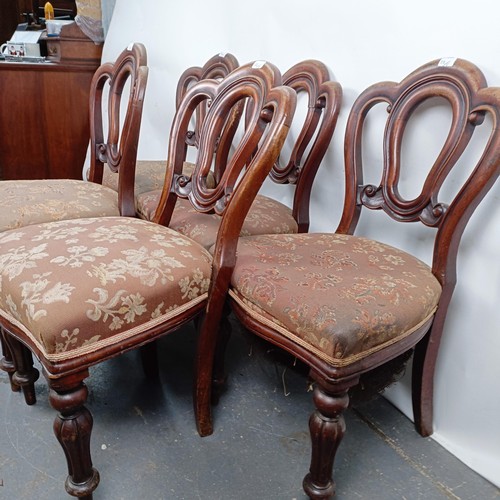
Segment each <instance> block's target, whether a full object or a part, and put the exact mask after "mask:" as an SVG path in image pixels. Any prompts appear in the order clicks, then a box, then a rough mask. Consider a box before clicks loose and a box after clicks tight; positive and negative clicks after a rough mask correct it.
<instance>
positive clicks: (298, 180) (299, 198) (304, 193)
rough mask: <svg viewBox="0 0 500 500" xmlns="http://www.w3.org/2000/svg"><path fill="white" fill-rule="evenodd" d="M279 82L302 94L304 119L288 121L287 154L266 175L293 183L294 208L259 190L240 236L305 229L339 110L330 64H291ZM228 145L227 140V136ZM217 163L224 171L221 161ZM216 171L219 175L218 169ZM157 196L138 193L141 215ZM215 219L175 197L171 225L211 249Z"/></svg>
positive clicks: (217, 220)
mask: <svg viewBox="0 0 500 500" xmlns="http://www.w3.org/2000/svg"><path fill="white" fill-rule="evenodd" d="M283 84H284V85H287V86H289V87H291V88H292V89H294V90H295V91H296V92H297V94H304V96H305V97H306V98H305V99H304V100H303V102H302V104H304V106H305V108H306V110H305V113H304V118H302V119H301V120H300V123H299V124H295V123H294V124H293V125H292V131H293V129H294V128H295V125H297V127H296V128H297V129H298V131H297V132H296V134H295V133H293V132H292V133H291V134H290V135H289V139H290V136H293V137H292V138H291V142H292V148H291V152H290V154H289V156H288V159H287V160H286V161H283V155H282V156H281V157H280V159H279V160H278V161H277V162H276V164H275V166H274V168H273V170H272V171H271V172H270V174H269V177H270V179H272V180H273V181H274V182H276V183H279V184H290V185H294V186H295V189H294V194H293V203H292V208H290V207H288V206H287V205H286V204H284V203H282V202H280V201H277V200H275V199H273V198H271V197H268V196H264V195H263V194H259V195H257V197H256V198H255V201H254V203H253V205H252V207H251V209H250V211H249V212H248V215H247V218H246V219H245V223H244V224H243V228H242V231H241V235H242V236H248V235H256V234H272V233H296V232H306V231H307V230H308V228H309V222H310V221H309V202H310V193H311V188H312V184H313V182H314V178H315V176H316V173H317V171H318V168H319V166H320V164H321V162H322V160H323V158H324V155H325V153H326V151H327V149H328V146H329V145H330V141H331V138H332V135H333V131H334V129H335V125H336V122H337V118H338V114H339V110H340V105H341V99H342V89H341V86H340V84H339V83H337V82H334V81H332V80H330V74H329V71H328V68H327V67H326V66H325V65H324V64H323V63H322V62H320V61H316V60H306V61H302V62H300V63H298V64H296V65H294V66H293V67H292V68H290V69H289V70H288V71H287V72H286V73H285V74H284V75H283ZM300 104H301V102H300V101H299V105H300ZM199 119H203V117H202V116H201V117H199ZM232 136H234V133H233V132H231V134H229V137H232ZM227 144H229V141H226V145H227ZM225 157H227V154H226V155H225ZM216 165H218V168H219V169H220V170H222V171H223V169H224V161H219V162H217V164H216ZM214 176H215V177H218V176H220V173H218V171H217V169H216V170H215V171H214ZM159 197H160V190H156V191H152V192H146V193H142V194H141V195H139V196H138V197H137V212H138V214H139V216H140V217H141V218H144V219H146V220H151V219H152V218H153V217H154V213H155V210H156V207H157V205H158V200H159ZM219 223H220V217H219V216H218V215H217V214H208V215H207V214H203V213H198V212H196V211H195V210H193V209H191V208H190V207H189V206H187V202H186V201H185V200H179V201H178V204H177V206H176V208H175V210H174V213H173V215H172V219H171V221H170V227H171V228H172V229H175V230H176V231H179V232H181V233H182V234H185V235H187V236H189V237H190V238H192V239H194V240H195V241H197V242H198V243H201V244H202V245H203V246H204V247H205V248H207V249H210V248H211V247H212V246H213V244H214V242H215V238H216V235H217V230H218V226H219Z"/></svg>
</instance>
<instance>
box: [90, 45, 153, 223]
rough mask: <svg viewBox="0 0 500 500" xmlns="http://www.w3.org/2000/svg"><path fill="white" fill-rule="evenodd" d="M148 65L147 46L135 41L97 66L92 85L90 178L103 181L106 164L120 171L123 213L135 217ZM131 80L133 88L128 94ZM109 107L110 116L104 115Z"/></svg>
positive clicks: (119, 193) (108, 114) (120, 193)
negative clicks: (105, 109) (137, 171)
mask: <svg viewBox="0 0 500 500" xmlns="http://www.w3.org/2000/svg"><path fill="white" fill-rule="evenodd" d="M146 65H147V56H146V49H145V48H144V45H142V44H140V43H134V44H131V45H130V46H129V47H127V49H125V50H124V51H123V52H122V53H121V54H120V55H119V56H118V58H117V60H116V61H115V62H114V63H104V64H102V65H101V66H100V67H99V68H98V69H97V71H96V72H95V74H94V77H93V79H92V83H91V86H90V172H89V180H90V181H92V182H97V183H102V176H103V168H104V164H107V166H108V168H109V169H110V170H111V171H113V172H118V174H119V181H118V204H119V209H120V213H121V214H122V215H124V216H131V217H133V216H135V201H134V180H135V163H136V159H137V148H138V143H139V132H140V126H141V117H142V108H143V102H144V94H145V91H146V83H147V78H148V67H147V66H146ZM127 83H128V85H129V87H130V90H129V92H128V95H126V96H124V95H123V90H124V88H125V86H126V85H127ZM106 97H107V102H106ZM124 99H127V101H126V104H127V106H126V111H125V116H124V117H123V120H122V117H121V111H122V109H121V108H122V100H124ZM124 104H125V103H124ZM105 105H107V106H105ZM105 107H107V118H106V119H105V118H104V117H103V111H104V109H103V108H105ZM105 136H106V137H105Z"/></svg>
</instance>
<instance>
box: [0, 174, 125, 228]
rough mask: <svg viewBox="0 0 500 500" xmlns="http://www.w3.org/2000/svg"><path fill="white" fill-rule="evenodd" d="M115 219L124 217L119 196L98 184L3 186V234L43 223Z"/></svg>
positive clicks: (55, 181) (35, 182)
mask: <svg viewBox="0 0 500 500" xmlns="http://www.w3.org/2000/svg"><path fill="white" fill-rule="evenodd" d="M115 215H120V210H119V208H118V197H117V196H116V192H115V191H113V190H112V189H110V188H107V187H104V186H101V185H100V184H95V183H94V182H82V181H78V180H70V179H53V180H51V181H50V182H47V181H38V180H25V181H2V182H0V232H2V231H6V230H7V229H14V228H18V227H23V226H27V225H29V224H37V223H39V222H47V221H57V220H64V219H76V218H79V217H86V216H88V217H105V216H115Z"/></svg>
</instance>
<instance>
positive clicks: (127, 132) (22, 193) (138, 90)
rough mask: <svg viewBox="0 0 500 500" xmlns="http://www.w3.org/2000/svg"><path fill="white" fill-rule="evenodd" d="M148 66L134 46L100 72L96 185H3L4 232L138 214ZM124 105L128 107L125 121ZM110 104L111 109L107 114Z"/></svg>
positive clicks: (5, 363)
mask: <svg viewBox="0 0 500 500" xmlns="http://www.w3.org/2000/svg"><path fill="white" fill-rule="evenodd" d="M146 64H147V57H146V49H145V48H144V46H143V45H142V44H140V43H134V44H132V45H131V46H130V47H128V48H127V49H125V50H124V51H123V52H122V53H121V54H120V55H119V57H118V58H117V60H116V61H115V62H114V63H105V64H102V65H101V66H100V67H99V68H98V69H97V71H96V72H95V74H94V77H93V79H92V83H91V87H90V94H89V95H90V98H89V104H90V115H89V116H90V152H91V159H90V181H92V182H85V181H83V180H69V179H43V180H13V181H0V233H1V232H2V231H5V230H7V229H14V228H20V227H23V226H27V225H29V224H36V223H40V222H50V221H55V220H63V219H75V218H80V217H104V216H117V215H120V214H121V215H135V208H134V203H133V188H132V187H133V182H134V181H133V176H134V166H135V161H136V157H137V147H138V142H139V131H140V124H141V116H142V108H143V102H144V94H145V90H146V84H147V77H148V67H147V66H146ZM126 85H128V86H129V92H128V94H124V89H125V88H126ZM122 101H123V104H127V106H126V112H125V116H124V118H123V121H121V104H122ZM104 104H107V107H108V112H107V114H105V115H103V106H104ZM68 112H70V111H68ZM106 129H107V136H106ZM104 163H106V164H107V165H108V166H109V168H110V169H113V170H114V171H115V172H120V175H121V177H120V183H121V184H120V185H121V187H120V191H119V192H117V191H113V190H111V189H109V188H107V187H104V186H102V185H101V183H100V180H101V178H102V168H103V164H104ZM82 168H83V165H82ZM118 176H119V174H117V177H118ZM127 191H128V192H127ZM1 340H2V351H3V353H4V357H3V358H2V359H1V360H0V367H1V368H2V369H3V370H5V371H7V372H8V373H9V374H10V376H11V386H12V389H13V390H18V389H19V388H18V387H17V386H16V384H15V383H13V382H12V373H13V371H14V365H13V363H12V358H11V355H10V353H9V350H8V348H7V345H6V343H5V341H4V339H3V336H1Z"/></svg>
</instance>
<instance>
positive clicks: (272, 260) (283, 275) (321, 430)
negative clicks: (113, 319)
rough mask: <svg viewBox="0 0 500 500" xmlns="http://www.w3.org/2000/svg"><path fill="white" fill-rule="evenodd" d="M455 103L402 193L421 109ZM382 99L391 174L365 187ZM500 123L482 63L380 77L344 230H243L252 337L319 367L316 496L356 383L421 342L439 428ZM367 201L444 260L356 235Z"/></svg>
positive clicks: (352, 154)
mask: <svg viewBox="0 0 500 500" xmlns="http://www.w3.org/2000/svg"><path fill="white" fill-rule="evenodd" d="M435 98H437V99H435ZM443 103H445V104H446V105H447V107H449V109H450V110H451V125H450V128H449V132H448V134H447V136H446V138H445V139H444V143H443V146H442V149H441V150H440V152H439V154H437V157H436V159H435V161H434V163H433V164H432V166H431V168H430V169H429V171H428V172H427V174H426V177H425V179H424V181H423V186H422V187H421V190H420V191H418V190H417V193H418V192H419V194H418V196H416V197H415V198H410V199H407V198H405V197H404V196H402V195H401V191H400V189H399V188H400V178H402V177H400V174H401V169H402V154H401V151H402V143H403V137H404V135H405V130H406V131H409V130H413V131H415V130H416V129H415V128H413V129H407V127H406V126H407V123H408V121H409V119H410V118H412V121H413V120H414V121H415V122H418V119H419V118H421V115H420V114H419V113H415V111H416V110H417V109H419V108H420V109H422V107H421V106H422V105H423V109H432V106H433V105H436V104H438V105H439V106H443ZM376 104H383V105H385V106H386V109H387V121H386V124H385V130H384V135H383V162H382V163H383V168H382V174H381V180H380V183H379V184H378V185H373V184H365V183H364V182H363V162H362V160H363V158H364V159H366V158H368V156H367V155H366V152H365V148H367V147H368V146H369V145H370V144H371V143H370V142H369V141H367V140H366V137H365V136H364V132H366V128H367V125H366V121H367V116H370V118H371V117H372V116H373V113H372V114H371V115H370V110H372V108H373V107H374V106H375V105H376ZM488 115H489V117H490V118H489V120H485V117H486V116H488ZM376 116H379V115H376ZM499 120H500V89H498V88H488V87H487V86H486V81H485V79H484V76H483V75H482V73H481V72H480V70H479V69H478V68H477V67H475V66H474V65H473V64H471V63H469V62H467V61H464V60H461V59H457V60H456V61H453V60H452V61H451V63H450V61H449V60H448V59H445V60H439V61H433V62H431V63H429V64H427V65H424V66H422V67H420V68H419V69H417V70H416V71H414V72H413V73H411V74H410V75H409V76H408V77H407V78H405V79H404V80H403V81H402V82H401V83H393V82H384V83H379V84H376V85H373V86H371V87H369V88H368V89H367V90H366V91H364V92H363V93H362V94H361V95H360V96H359V97H358V99H357V100H356V101H355V103H354V105H353V108H352V110H351V112H350V115H349V118H348V122H347V129H346V135H345V172H346V196H345V205H344V211H343V215H342V217H341V220H340V224H339V226H338V230H337V233H336V234H329V233H321V234H313V233H307V234H294V235H283V234H281V235H262V236H251V237H247V238H240V241H239V244H238V259H237V262H236V265H235V267H234V272H233V275H232V278H231V286H230V290H229V296H230V303H231V305H232V309H233V311H234V312H235V314H236V316H237V317H238V319H239V320H240V321H241V323H242V324H243V325H244V326H245V327H246V328H247V329H249V330H250V331H251V332H253V333H255V334H257V335H259V336H261V337H263V338H264V339H266V340H267V341H269V342H271V343H272V344H274V345H277V346H279V347H281V348H283V349H284V350H285V351H288V352H289V353H291V354H292V355H293V356H295V357H296V358H298V359H299V360H302V361H303V362H304V363H305V364H306V365H308V366H309V369H310V371H309V374H310V377H311V379H312V381H313V382H314V386H315V387H314V392H313V401H314V404H315V407H316V409H315V411H314V413H313V414H312V415H311V417H310V421H309V427H310V434H311V440H312V455H311V464H310V471H309V473H308V474H307V475H306V476H305V479H304V482H303V486H304V490H305V492H306V493H307V495H308V496H309V497H310V498H314V499H326V498H330V497H331V496H333V495H334V491H335V486H334V481H333V478H332V471H333V462H334V457H335V453H336V450H337V447H338V446H339V443H340V441H341V439H342V437H343V435H344V432H345V423H344V418H343V415H342V413H343V411H344V410H345V409H346V408H347V407H348V404H349V390H350V389H351V388H353V387H355V386H356V385H357V384H358V382H359V379H360V376H361V375H362V374H365V373H367V372H369V371H370V370H372V369H374V368H376V367H378V366H380V365H382V364H384V363H386V362H388V361H390V360H392V359H394V358H396V357H397V356H399V355H401V354H402V353H405V352H406V351H407V350H409V349H412V348H414V349H415V351H414V362H413V399H414V412H415V421H416V425H417V429H418V430H419V431H420V433H421V434H422V435H429V434H430V433H431V432H432V394H433V374H434V367H435V363H436V356H437V352H438V347H439V342H440V338H441V333H442V329H443V323H444V320H445V317H446V312H447V309H448V304H449V302H450V299H451V296H452V293H453V289H454V287H455V282H456V259H457V251H458V247H459V242H460V239H461V236H462V233H463V231H464V228H465V226H466V224H467V221H468V220H469V217H470V216H471V214H472V213H473V211H474V209H475V208H476V207H477V205H478V204H479V202H480V201H481V199H482V198H483V197H484V195H485V194H486V192H487V191H488V190H489V189H490V188H491V186H492V185H493V183H494V182H495V180H496V179H497V177H498V175H499V172H500V129H499V123H500V122H499ZM483 122H484V123H485V125H486V123H489V125H488V126H491V129H490V128H489V129H488V131H489V136H488V141H487V143H486V145H485V147H484V151H482V155H481V157H480V158H479V160H478V161H477V163H476V164H475V165H474V168H473V169H472V173H470V175H469V177H468V178H467V179H466V181H465V182H464V183H463V185H462V186H461V187H460V189H459V190H457V194H456V195H455V196H454V197H452V198H453V199H452V200H451V202H450V203H449V204H445V203H444V202H443V200H442V196H443V190H441V187H442V185H443V183H444V182H445V180H447V179H448V178H449V177H451V176H452V174H455V175H456V173H457V169H456V168H455V165H458V164H460V162H459V161H458V160H459V159H461V160H462V161H463V160H464V156H463V152H464V151H465V150H466V148H467V146H468V144H470V139H471V138H472V136H473V133H474V131H475V129H476V127H478V126H479V125H481V124H482V123H483ZM373 123H375V122H373V121H372V122H370V126H371V127H372V126H373ZM372 130H373V128H370V131H372ZM408 135H410V134H408ZM476 135H477V136H481V137H482V135H481V134H476ZM419 137H421V136H419ZM424 148H425V145H424ZM363 153H365V155H363ZM467 157H470V156H468V155H466V158H467ZM466 158H465V160H466ZM474 162H475V160H474ZM458 170H459V171H460V172H461V171H462V169H458ZM460 175H461V174H460ZM455 178H456V177H455ZM419 189H420V188H419ZM362 208H367V209H372V210H380V211H381V212H384V213H385V214H386V215H388V216H389V217H390V218H392V219H394V220H395V221H399V222H406V223H410V222H413V223H417V222H420V223H422V224H424V225H425V226H429V227H430V228H432V229H430V231H431V232H433V233H434V239H433V241H434V243H433V253H432V264H431V265H430V266H428V265H426V264H424V263H423V262H422V261H421V260H419V259H418V258H416V257H414V256H412V255H411V254H409V253H407V252H404V251H402V250H399V249H397V248H395V247H392V246H389V245H387V244H385V243H382V242H381V241H379V240H378V239H377V240H375V239H368V238H364V237H361V236H353V235H352V233H353V232H354V229H355V227H356V224H357V222H358V218H359V215H360V211H361V209H362ZM371 230H372V231H373V224H372V226H371ZM379 232H380V231H379ZM380 239H381V240H382V239H384V238H383V235H382V234H381V235H380ZM203 333H204V336H203V337H200V339H199V347H198V354H197V396H196V403H195V408H196V413H197V419H198V428H199V432H200V434H201V435H207V434H210V433H211V432H212V419H211V413H210V396H211V383H212V365H213V360H214V353H215V352H216V346H215V344H216V340H217V339H216V336H215V332H214V331H208V330H206V331H205V332H203ZM219 337H220V338H224V336H221V335H220V333H219ZM219 362H220V360H219ZM220 371H221V369H220V368H217V369H216V370H215V373H219V372H220ZM216 382H217V381H216Z"/></svg>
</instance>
